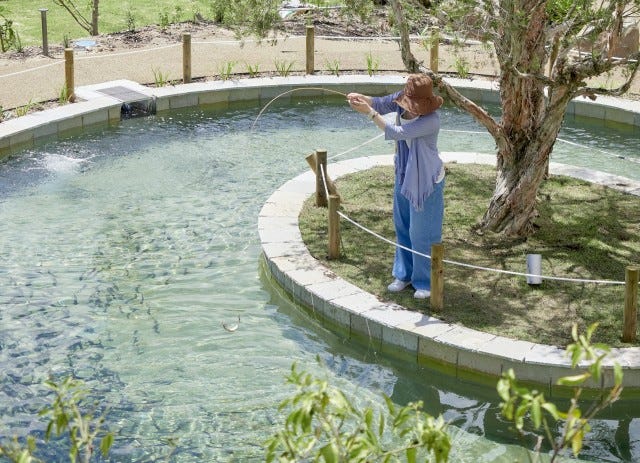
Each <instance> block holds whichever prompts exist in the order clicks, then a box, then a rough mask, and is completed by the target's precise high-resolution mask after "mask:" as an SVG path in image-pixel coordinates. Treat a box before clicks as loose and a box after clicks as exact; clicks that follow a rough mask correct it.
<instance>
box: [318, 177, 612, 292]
mask: <svg viewBox="0 0 640 463" xmlns="http://www.w3.org/2000/svg"><path fill="white" fill-rule="evenodd" d="M320 172H321V177H322V181H323V185H324V188H325V194H326V196H327V197H329V190H328V189H327V179H326V174H325V169H324V166H321V170H320ZM338 215H339V216H340V217H342V218H343V219H345V220H347V221H348V222H350V223H351V224H353V225H355V226H356V227H358V228H360V229H361V230H363V231H365V232H366V233H368V234H370V235H372V236H375V237H376V238H378V239H380V240H382V241H384V242H386V243H389V244H391V245H393V246H395V247H397V248H400V249H403V250H405V251H409V252H411V253H413V254H416V255H418V256H420V257H426V258H427V259H431V256H430V255H429V254H424V253H421V252H419V251H416V250H414V249H411V248H408V247H406V246H403V245H401V244H399V243H397V242H395V241H392V240H389V239H388V238H385V237H383V236H382V235H380V234H378V233H376V232H374V231H373V230H371V229H369V228H367V227H365V226H364V225H362V224H360V223H358V222H356V221H355V220H353V219H352V218H350V217H349V216H347V215H346V214H344V213H343V212H338ZM444 262H445V263H447V264H451V265H456V266H458V267H464V268H468V269H472V270H482V271H487V272H494V273H501V274H505V275H513V276H521V277H536V278H541V279H543V280H553V281H564V282H574V283H593V284H609V285H624V284H625V282H624V281H615V280H593V279H585V278H569V277H556V276H547V275H539V274H533V273H523V272H515V271H511V270H503V269H496V268H491V267H483V266H479V265H473V264H467V263H464V262H457V261H454V260H448V259H445V260H444Z"/></svg>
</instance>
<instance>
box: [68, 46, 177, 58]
mask: <svg viewBox="0 0 640 463" xmlns="http://www.w3.org/2000/svg"><path fill="white" fill-rule="evenodd" d="M179 45H180V43H172V44H171V45H165V46H162V47H154V48H142V49H140V50H132V51H123V52H121V53H109V54H105V55H93V56H80V57H78V58H77V60H78V61H85V60H89V59H96V58H112V57H114V56H125V55H133V54H136V53H145V52H148V51H156V50H164V49H166V48H173V47H177V46H179Z"/></svg>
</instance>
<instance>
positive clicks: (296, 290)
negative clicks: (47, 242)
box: [0, 75, 640, 389]
mask: <svg viewBox="0 0 640 463" xmlns="http://www.w3.org/2000/svg"><path fill="white" fill-rule="evenodd" d="M447 81H448V82H449V83H450V84H452V85H453V86H454V87H456V88H457V89H458V90H459V91H460V92H461V93H463V94H464V95H465V96H466V97H468V98H470V99H472V100H474V101H476V102H478V103H481V104H486V103H494V104H497V103H499V95H498V89H497V86H496V84H495V83H493V82H489V81H481V80H469V79H454V78H447ZM404 82H405V77H404V76H402V75H374V76H367V75H347V76H339V77H338V76H302V77H286V78H285V77H276V78H256V79H244V80H227V81H211V82H196V83H191V84H183V85H176V86H167V87H161V88H153V87H146V86H143V85H140V84H138V83H136V82H133V81H129V80H116V81H109V82H104V83H100V84H95V85H89V86H84V87H78V88H76V92H75V93H76V96H77V97H78V100H79V101H78V102H77V103H73V104H68V105H64V106H59V107H56V108H51V109H47V110H44V111H41V112H36V113H32V114H28V115H26V116H23V117H19V118H15V119H10V120H7V121H4V122H2V123H0V159H1V158H2V157H3V156H6V155H9V154H11V153H13V152H16V151H18V150H20V149H24V148H29V147H31V146H34V145H35V144H37V143H38V142H40V141H42V140H44V139H48V138H51V137H64V136H65V135H66V134H69V133H74V132H78V131H82V130H84V129H86V128H89V127H92V126H96V125H106V124H113V123H118V121H120V120H121V111H122V108H123V104H124V103H129V102H128V101H125V100H124V99H122V98H124V97H121V98H118V97H116V96H113V94H107V93H109V92H106V93H105V92H101V90H107V89H113V88H114V87H122V89H121V90H123V92H122V93H121V94H126V93H127V91H129V93H130V94H132V95H135V98H136V99H139V98H140V95H143V96H146V97H147V98H148V99H149V100H150V101H153V103H154V106H155V108H156V110H157V111H158V112H162V111H166V110H171V109H178V108H186V107H193V106H215V107H220V108H226V107H228V106H229V105H231V104H233V103H235V102H239V101H257V102H259V103H260V104H264V103H266V102H268V101H270V100H271V99H273V98H274V97H276V96H281V97H282V99H283V100H285V101H287V100H291V99H292V98H296V97H304V96H314V97H318V96H327V97H335V94H334V93H333V92H332V91H331V90H333V91H340V92H344V93H347V92H349V91H354V90H357V91H359V92H362V93H369V94H385V93H389V92H392V91H395V90H398V89H400V88H401V87H402V86H403V85H404ZM301 87H315V88H306V89H301V90H300V91H296V92H290V93H288V94H286V95H282V93H283V92H286V91H288V90H292V89H294V88H301ZM320 88H324V89H327V90H329V91H323V90H322V89H320ZM136 101H137V100H136ZM567 114H570V115H575V116H588V117H595V118H600V119H605V120H608V121H615V122H620V123H625V124H630V125H634V126H636V127H640V103H638V102H637V101H629V100H624V99H620V98H610V97H599V98H598V100H597V101H596V102H592V101H590V100H583V99H580V100H576V101H573V102H571V103H570V105H569V106H568V108H567ZM444 156H445V159H446V160H448V161H453V160H458V162H494V159H493V158H494V157H493V156H487V155H481V154H470V153H445V155H444ZM391 163H392V157H391V156H386V157H385V156H383V157H375V158H369V157H366V158H360V159H357V160H350V161H343V162H340V163H338V164H332V165H331V166H330V172H329V173H330V175H331V176H332V177H333V178H337V177H339V176H341V175H344V174H346V173H349V172H356V171H358V170H362V169H366V168H370V167H372V166H375V165H383V164H391ZM552 168H553V170H554V172H557V173H564V174H566V175H573V176H577V177H580V178H585V177H586V178H588V179H589V180H590V181H594V182H598V183H602V184H606V185H613V186H614V187H617V188H622V189H624V190H625V191H628V192H631V193H634V194H638V192H639V191H640V186H639V185H638V184H637V183H634V182H632V181H629V180H628V179H623V178H620V177H615V176H611V175H607V174H603V173H599V172H593V171H587V170H586V169H581V168H577V167H571V166H560V165H557V164H554V165H553V166H552ZM582 176H585V177H582ZM313 188H315V178H314V177H312V176H311V174H310V173H307V174H302V175H301V176H299V177H296V178H294V179H292V180H290V181H289V182H287V183H286V184H284V185H283V186H282V187H281V188H279V189H278V190H277V191H276V192H275V193H274V194H273V195H272V196H271V197H270V198H269V200H268V201H267V202H266V204H265V205H264V207H263V209H262V211H261V213H260V216H259V225H258V227H259V233H260V238H261V240H262V247H263V251H264V255H265V257H266V261H267V263H268V268H269V270H270V271H271V273H272V274H273V276H274V277H275V278H276V280H277V281H278V282H279V283H280V284H281V285H282V286H283V287H284V288H285V289H287V290H288V291H289V292H290V293H291V294H292V295H293V296H294V297H295V298H296V299H297V300H298V301H300V302H302V303H303V304H305V305H307V306H309V307H311V308H312V309H313V310H314V312H316V313H318V314H322V315H323V316H326V317H327V318H328V319H331V320H333V321H335V322H337V323H339V324H341V325H343V326H344V327H346V328H347V329H349V331H350V332H351V333H354V334H355V333H361V334H363V335H365V336H370V337H372V338H375V339H377V340H378V341H379V342H380V345H381V346H384V345H389V346H394V347H397V348H400V349H403V350H405V351H407V352H411V353H412V354H415V355H416V358H417V359H418V361H420V360H421V359H424V358H430V359H433V360H436V361H438V362H441V363H444V364H449V365H451V366H453V367H454V368H455V369H456V374H458V371H460V372H463V371H473V372H479V373H485V374H489V375H494V376H495V375H500V373H501V372H502V371H503V370H504V369H505V368H509V367H512V368H514V369H515V370H516V372H517V374H518V376H519V378H521V379H523V380H529V381H532V382H537V383H543V384H554V383H555V381H556V379H557V378H558V377H560V376H564V375H566V374H568V373H569V371H568V369H569V368H568V362H567V360H566V359H565V357H564V353H563V351H561V350H559V349H556V348H554V347H551V346H545V345H538V344H532V343H527V342H522V341H512V340H509V339H506V338H502V337H499V336H493V335H488V334H486V333H481V332H477V331H473V330H468V329H466V328H463V327H460V326H455V325H449V324H446V323H444V322H442V321H440V320H438V319H436V318H433V317H426V316H423V315H421V314H417V313H415V312H409V311H407V310H405V309H403V308H402V307H399V306H395V305H393V304H388V303H381V302H380V301H378V300H377V298H375V297H374V296H373V295H371V294H368V293H365V292H363V291H362V290H360V289H359V288H357V287H355V286H353V285H351V284H350V283H348V282H346V281H344V280H341V279H339V278H338V277H337V276H336V275H334V274H332V272H330V271H329V270H328V269H327V268H325V267H323V266H322V265H320V264H319V262H318V261H316V260H315V259H313V257H311V256H310V255H309V254H308V252H307V249H306V246H304V244H303V243H302V240H301V237H300V232H299V229H298V223H297V220H298V219H297V217H298V213H299V210H300V207H301V205H302V203H303V202H304V200H305V199H306V198H307V197H308V196H309V195H310V194H311V193H312V192H313ZM613 357H614V358H615V359H616V360H617V361H618V362H619V363H620V364H621V365H622V366H623V368H624V369H625V385H627V386H628V387H632V388H633V387H635V388H638V389H640V369H638V367H639V366H640V348H628V349H617V350H614V353H613ZM609 366H610V365H609ZM611 382H612V374H611V371H610V369H609V370H608V371H607V374H606V375H605V378H604V384H607V385H608V384H611Z"/></svg>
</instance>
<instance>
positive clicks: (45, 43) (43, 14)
mask: <svg viewBox="0 0 640 463" xmlns="http://www.w3.org/2000/svg"><path fill="white" fill-rule="evenodd" d="M47 11H49V9H48V8H40V23H41V26H42V54H43V55H44V56H49V35H48V32H47Z"/></svg>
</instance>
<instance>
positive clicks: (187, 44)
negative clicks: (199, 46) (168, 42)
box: [182, 34, 191, 84]
mask: <svg viewBox="0 0 640 463" xmlns="http://www.w3.org/2000/svg"><path fill="white" fill-rule="evenodd" d="M182 82H183V83H185V84H188V83H189V82H191V34H182Z"/></svg>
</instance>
